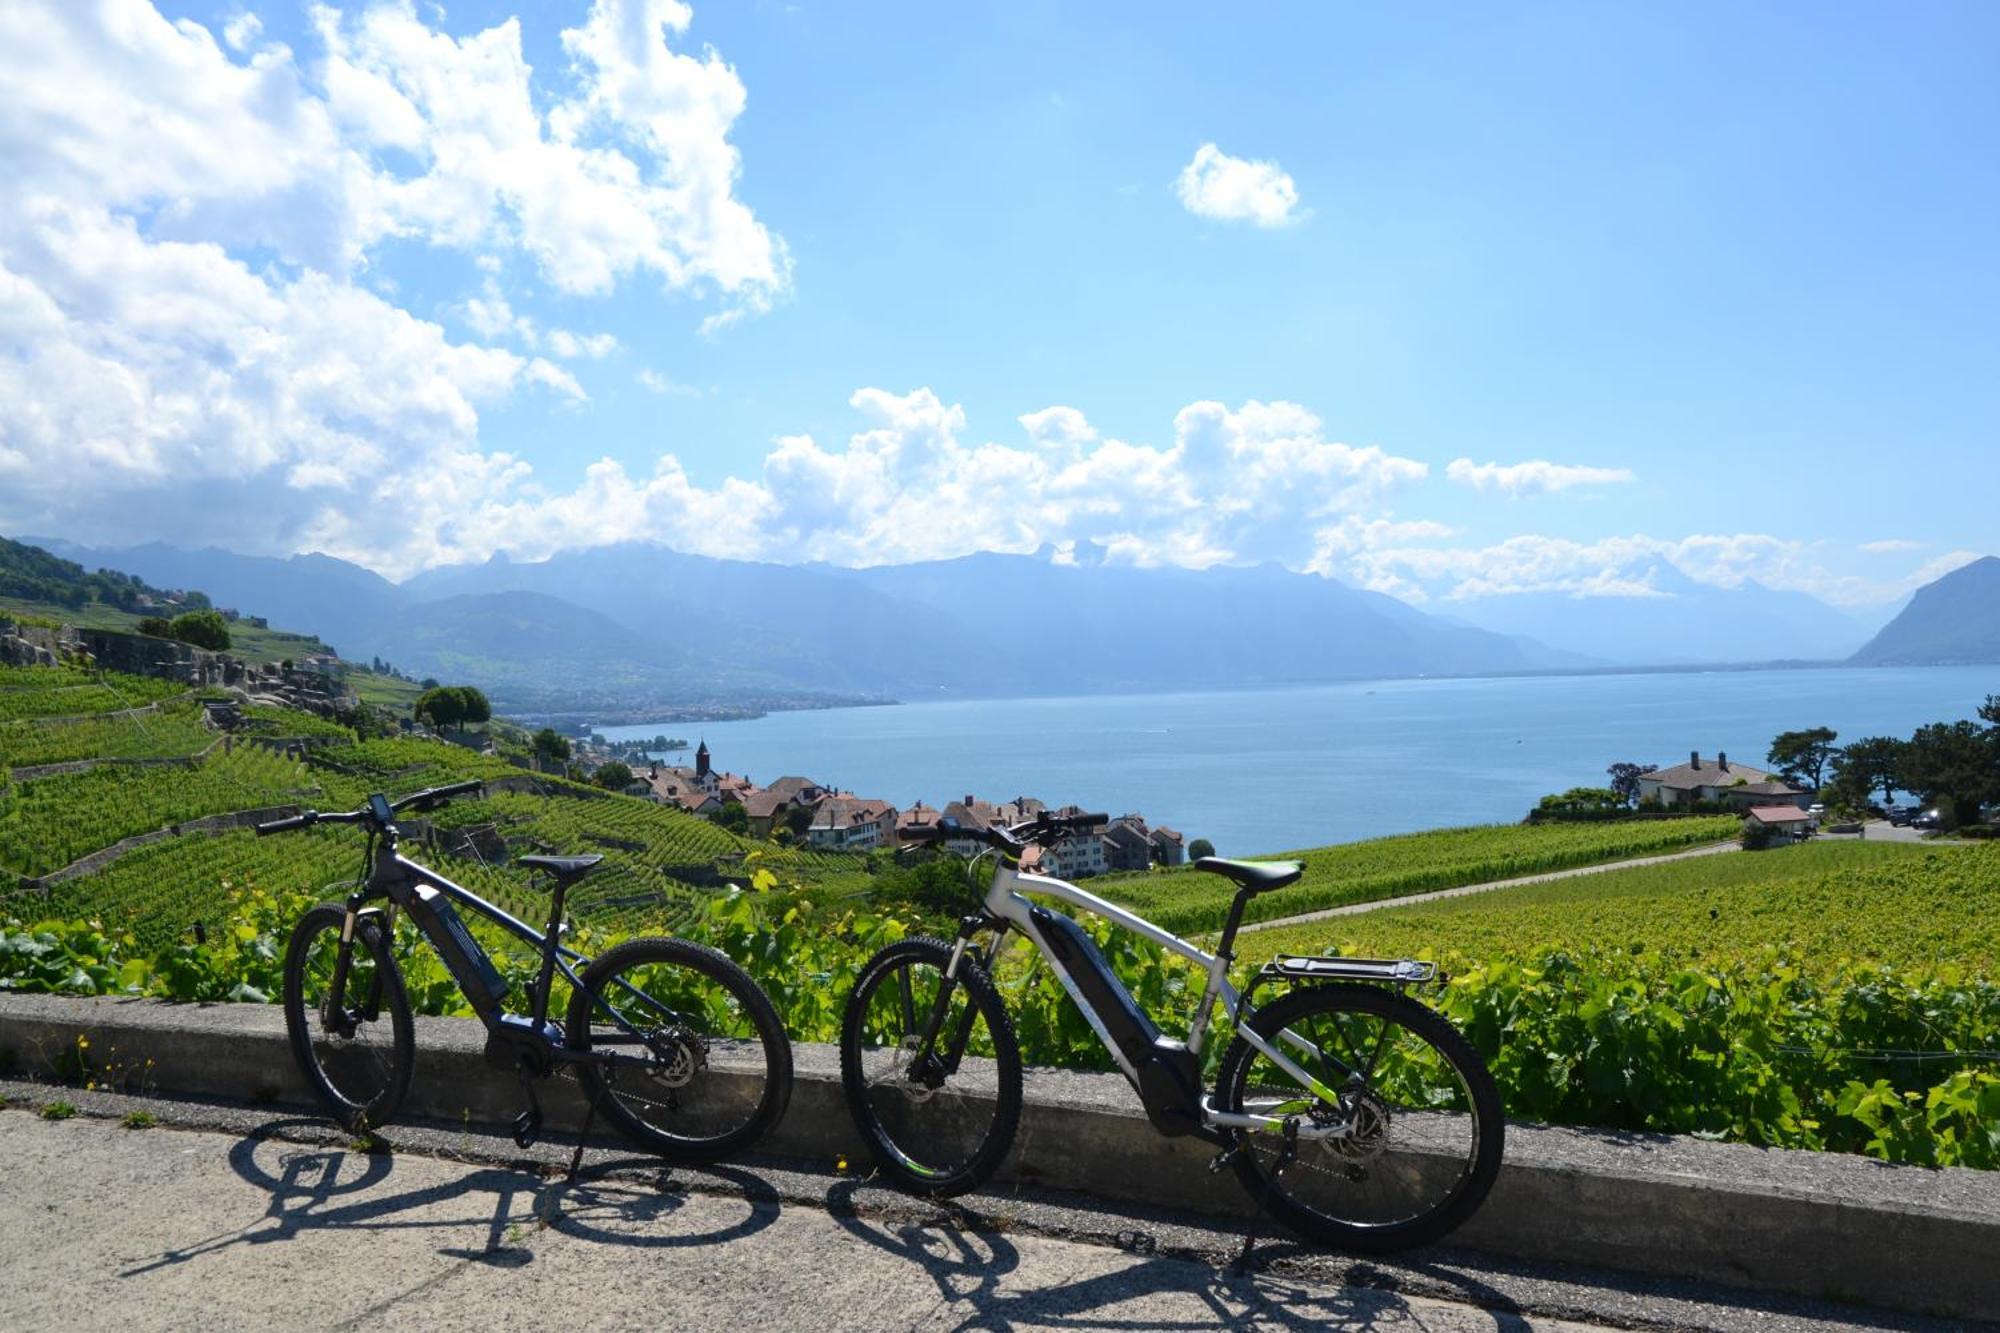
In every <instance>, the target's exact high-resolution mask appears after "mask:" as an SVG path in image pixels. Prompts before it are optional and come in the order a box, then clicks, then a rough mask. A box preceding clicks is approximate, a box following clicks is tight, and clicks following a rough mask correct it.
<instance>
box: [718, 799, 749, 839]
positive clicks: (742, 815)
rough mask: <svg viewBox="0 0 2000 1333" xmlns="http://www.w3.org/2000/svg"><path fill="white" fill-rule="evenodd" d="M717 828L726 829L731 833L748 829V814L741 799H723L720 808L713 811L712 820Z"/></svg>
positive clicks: (743, 831)
mask: <svg viewBox="0 0 2000 1333" xmlns="http://www.w3.org/2000/svg"><path fill="white" fill-rule="evenodd" d="M711 822H713V823H714V824H715V826H716V827H717V828H723V829H728V830H729V831H730V832H731V833H748V832H749V831H750V814H749V812H748V811H747V810H745V809H744V808H743V802H741V801H724V802H723V803H722V808H721V809H720V810H718V811H716V812H715V814H714V816H713V818H712V821H711Z"/></svg>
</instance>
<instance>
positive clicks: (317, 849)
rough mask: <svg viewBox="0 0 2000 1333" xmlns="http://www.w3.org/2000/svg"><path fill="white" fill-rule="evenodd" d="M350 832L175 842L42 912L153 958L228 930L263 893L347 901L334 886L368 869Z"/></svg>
mask: <svg viewBox="0 0 2000 1333" xmlns="http://www.w3.org/2000/svg"><path fill="white" fill-rule="evenodd" d="M343 832H344V831H342V830H336V829H314V830H310V831H307V832H302V833H298V834H293V835H290V836H287V837H283V838H260V837H258V836H257V835H256V834H254V833H251V832H249V831H247V830H246V831H243V832H236V833H225V834H222V835H220V836H218V837H212V838H210V837H186V838H170V839H168V840H166V841H164V842H158V843H154V844H153V845H151V846H148V847H142V848H140V849H139V850H137V851H135V852H132V853H130V854H129V855H126V856H122V857H120V858H118V860H116V861H114V862H112V863H111V865H109V866H107V867H106V868H104V869H103V870H100V871H99V872H97V873H96V874H94V875H86V876H81V877H79V878H76V879H72V880H68V881H66V882H64V883H62V884H58V885H56V886H55V887H54V888H53V889H52V890H51V891H50V893H49V896H48V899H47V901H46V905H45V906H43V907H42V908H41V910H42V911H43V912H45V913H47V914H48V915H50V916H54V917H60V918H65V919H82V918H91V919H94V920H97V921H99V922H101V923H102V924H103V925H104V927H105V928H106V929H107V930H111V931H114V932H129V933H130V934H131V935H132V937H133V938H134V940H136V941H137V943H138V945H139V948H140V949H141V950H142V951H145V952H153V951H156V950H160V949H164V948H167V947H168V946H170V945H173V944H177V943H184V942H187V941H189V940H191V939H192V935H191V934H190V931H191V928H192V927H193V926H194V924H195V923H196V922H201V923H203V924H204V925H206V926H209V927H212V928H214V929H215V930H216V931H218V932H220V931H223V930H226V929H227V928H228V924H229V922H230V920H231V918H232V917H233V916H234V915H235V913H236V911H237V905H238V902H239V900H240V899H241V898H242V896H243V895H244V894H245V893H246V892H249V891H252V890H255V889H259V888H262V889H266V890H270V891H274V892H284V893H303V894H306V895H307V896H308V897H309V898H312V899H320V898H338V897H340V896H341V891H336V890H334V889H333V888H332V887H331V886H334V885H337V884H340V883H343V882H347V881H351V880H352V879H353V877H354V874H355V871H356V870H357V869H358V868H359V865H360V861H361V847H360V839H358V838H356V837H354V836H352V834H351V833H350V834H346V835H345V836H343Z"/></svg>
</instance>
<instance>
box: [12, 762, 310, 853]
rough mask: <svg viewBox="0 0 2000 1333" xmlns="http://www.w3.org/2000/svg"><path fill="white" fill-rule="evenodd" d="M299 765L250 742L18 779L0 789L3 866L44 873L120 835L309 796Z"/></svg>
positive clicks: (307, 777) (304, 772)
mask: <svg viewBox="0 0 2000 1333" xmlns="http://www.w3.org/2000/svg"><path fill="white" fill-rule="evenodd" d="M319 790H320V787H319V785H318V782H317V780H316V778H315V777H314V775H312V774H311V773H309V772H308V771H307V770H306V769H305V768H304V767H303V766H302V765H300V764H298V763H296V762H294V761H292V760H289V759H284V758H281V757H280V756H278V755H275V754H272V753H271V752H269V751H267V750H262V749H258V748H256V747H254V746H237V747H235V748H234V750H233V751H232V752H224V751H221V750H217V751H213V752H211V753H210V754H209V755H208V756H207V757H206V758H205V759H203V760H202V761H201V763H200V764H198V765H196V766H195V767H193V768H181V767H159V768H132V767H126V766H122V765H106V766H104V767H100V768H94V769H91V770H89V771H88V772H84V773H69V774H64V775H62V776H60V777H48V778H38V779H36V780H35V781H33V782H17V783H14V784H12V785H11V786H10V787H8V788H7V789H6V791H5V792H4V793H0V869H4V870H10V871H12V872H14V873H15V874H17V875H45V874H47V873H48V872H49V871H51V870H56V869H59V868H61V867H62V866H65V865H67V864H69V863H70V862H71V861H74V860H76V859H78V858H79V857H82V856H84V855H86V854H87V853H90V852H94V851H96V850H98V849H99V848H101V847H108V846H110V845H111V844H112V843H114V842H117V841H119V840H120V839H122V838H128V837H131V836H132V835H133V834H136V833H146V832H150V831H152V830H154V829H157V828H161V827H163V826H165V825H168V824H178V823H181V822H183V821H185V820H190V819H198V818H201V817H202V816H204V815H220V814H228V813H230V812H232V811H236V810H249V809H257V808H261V807H265V806H272V805H282V804H286V803H291V802H299V801H308V802H310V801H311V800H312V799H313V796H314V793H315V792H317V791H319Z"/></svg>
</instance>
